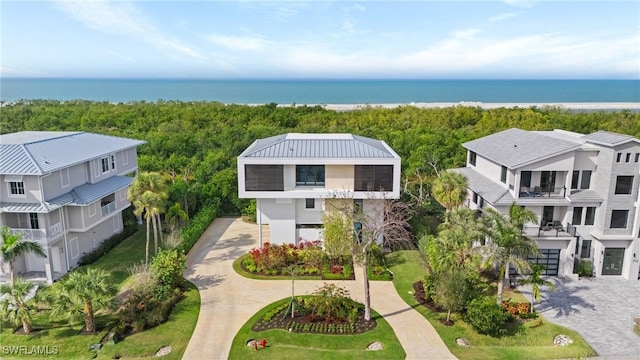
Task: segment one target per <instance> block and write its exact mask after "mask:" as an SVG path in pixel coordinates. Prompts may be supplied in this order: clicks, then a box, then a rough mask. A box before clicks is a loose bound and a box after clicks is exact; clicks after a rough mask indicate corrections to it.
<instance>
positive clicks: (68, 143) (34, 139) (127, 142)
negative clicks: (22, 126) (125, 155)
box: [0, 131, 145, 175]
mask: <svg viewBox="0 0 640 360" xmlns="http://www.w3.org/2000/svg"><path fill="white" fill-rule="evenodd" d="M144 143H145V142H144V141H141V140H134V139H128V138H123V137H116V136H110V135H100V134H94V133H87V132H38V131H23V132H18V133H12V134H5V135H0V174H4V175H43V174H46V173H50V172H52V171H56V170H60V169H63V168H66V167H69V166H73V165H76V164H79V163H82V162H85V161H88V160H92V159H95V158H98V157H101V156H105V155H108V154H111V153H114V152H116V151H121V150H125V149H129V148H132V147H137V146H140V145H142V144H144Z"/></svg>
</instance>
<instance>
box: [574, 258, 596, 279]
mask: <svg viewBox="0 0 640 360" xmlns="http://www.w3.org/2000/svg"><path fill="white" fill-rule="evenodd" d="M573 273H574V274H578V275H579V276H593V264H591V261H587V260H580V259H575V260H574V261H573Z"/></svg>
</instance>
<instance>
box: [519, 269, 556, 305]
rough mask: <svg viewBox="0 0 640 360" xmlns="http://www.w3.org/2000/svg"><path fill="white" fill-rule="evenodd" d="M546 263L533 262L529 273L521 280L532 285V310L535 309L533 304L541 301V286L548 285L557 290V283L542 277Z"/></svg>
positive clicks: (524, 283) (522, 282)
mask: <svg viewBox="0 0 640 360" xmlns="http://www.w3.org/2000/svg"><path fill="white" fill-rule="evenodd" d="M544 270H545V267H544V265H538V264H532V265H531V269H530V270H529V273H528V274H527V275H526V277H525V278H524V279H522V280H521V281H520V283H521V284H523V285H531V312H533V311H534V309H533V305H534V303H535V301H538V302H539V301H540V288H541V287H543V286H546V287H548V288H549V289H550V290H551V291H553V290H555V288H556V285H555V284H554V283H553V282H551V281H549V280H546V279H544V278H543V277H542V273H544Z"/></svg>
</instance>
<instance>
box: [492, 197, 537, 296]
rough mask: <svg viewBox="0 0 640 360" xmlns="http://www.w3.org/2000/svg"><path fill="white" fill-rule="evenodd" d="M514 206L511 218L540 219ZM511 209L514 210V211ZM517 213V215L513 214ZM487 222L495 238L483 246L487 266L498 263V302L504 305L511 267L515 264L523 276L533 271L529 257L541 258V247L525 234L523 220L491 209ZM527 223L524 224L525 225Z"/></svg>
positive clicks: (528, 211)
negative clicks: (505, 286)
mask: <svg viewBox="0 0 640 360" xmlns="http://www.w3.org/2000/svg"><path fill="white" fill-rule="evenodd" d="M514 206H517V205H512V206H511V209H513V211H510V215H516V216H520V217H524V218H536V217H535V214H533V213H532V212H531V211H530V210H527V209H522V208H520V210H515V209H514ZM511 209H510V210H511ZM512 213H513V214H512ZM484 214H485V215H484V219H485V220H486V223H487V225H486V228H485V229H486V230H485V231H486V234H487V235H488V237H489V238H491V241H490V242H487V244H486V245H484V246H483V247H482V251H483V253H484V255H485V260H486V263H487V264H494V263H498V266H499V273H498V294H497V298H496V302H497V303H498V305H500V304H501V303H502V292H503V290H504V283H505V282H508V280H509V266H510V265H511V264H513V265H515V266H516V268H517V269H518V271H519V272H520V273H524V272H526V271H527V270H528V269H529V268H530V264H529V262H528V261H527V258H528V257H529V256H530V255H536V256H537V255H539V253H540V252H539V250H538V246H537V245H536V243H535V241H534V240H532V239H531V238H529V237H527V236H525V235H524V234H523V233H522V226H521V225H520V224H521V222H522V218H520V217H517V218H513V219H512V218H511V216H509V217H505V216H504V215H502V214H501V213H499V212H497V211H495V210H493V209H487V210H485V213H484ZM522 224H524V223H522Z"/></svg>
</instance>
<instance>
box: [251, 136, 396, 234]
mask: <svg viewBox="0 0 640 360" xmlns="http://www.w3.org/2000/svg"><path fill="white" fill-rule="evenodd" d="M238 192H239V197H240V198H255V199H256V202H257V219H258V223H259V224H260V225H262V224H268V225H269V230H270V232H271V242H273V243H297V242H299V241H303V240H312V241H313V240H318V239H321V238H322V217H323V213H324V212H325V211H327V210H328V209H326V207H325V199H327V198H332V197H344V198H349V199H353V202H354V205H356V206H360V207H361V208H362V209H363V211H365V212H366V211H372V209H375V206H376V204H377V203H378V204H379V203H380V201H383V200H381V199H397V198H399V197H400V157H399V156H398V154H396V153H395V151H393V149H391V148H390V147H389V146H388V145H387V144H386V143H385V142H384V141H380V140H375V139H370V138H366V137H362V136H357V135H351V134H297V133H291V134H284V135H279V136H273V137H269V138H266V139H260V140H256V141H255V142H254V143H253V144H251V146H249V147H248V148H247V149H246V150H245V151H243V152H242V154H240V156H239V157H238ZM261 228H262V226H260V229H261ZM260 243H262V233H260Z"/></svg>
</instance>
